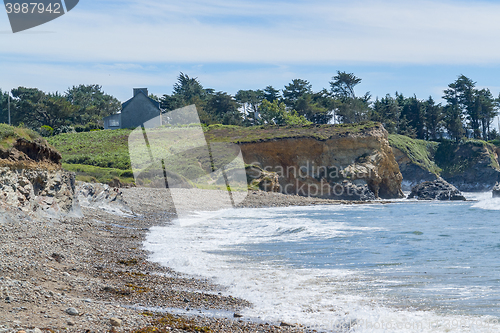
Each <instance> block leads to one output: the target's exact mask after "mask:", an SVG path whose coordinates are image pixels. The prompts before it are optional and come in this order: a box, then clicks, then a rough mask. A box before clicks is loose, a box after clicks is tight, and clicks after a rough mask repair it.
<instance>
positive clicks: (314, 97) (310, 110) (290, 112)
mask: <svg viewBox="0 0 500 333" xmlns="http://www.w3.org/2000/svg"><path fill="white" fill-rule="evenodd" d="M360 82H361V78H358V77H356V76H355V75H354V74H353V73H346V72H340V71H338V72H337V75H335V76H333V77H332V80H331V81H330V82H329V85H330V86H329V88H328V89H326V88H323V89H322V90H320V91H316V92H315V91H313V89H312V85H311V84H310V83H309V82H308V81H307V80H303V79H295V80H292V81H291V82H290V83H289V84H287V85H285V86H284V87H283V89H276V88H274V87H272V86H267V87H265V88H264V89H257V90H239V91H238V92H237V93H236V94H235V95H234V96H233V95H231V94H228V93H227V92H223V91H218V92H216V91H215V90H214V89H210V88H204V87H203V86H202V84H201V83H200V81H199V80H198V79H197V78H192V77H189V76H188V75H186V74H184V73H180V75H179V76H178V79H177V81H176V82H175V84H174V87H173V91H172V93H171V94H164V95H162V96H161V97H160V96H155V95H151V96H150V97H151V98H153V99H155V100H157V101H159V102H160V107H161V109H162V111H163V112H164V113H167V112H168V111H171V110H174V109H177V108H180V107H183V106H187V105H191V104H195V105H196V107H197V109H198V113H199V115H200V119H201V121H202V123H204V124H207V125H208V124H225V125H239V126H255V125H262V124H271V125H290V124H291V125H301V124H310V123H316V124H328V123H337V122H339V123H356V122H362V121H370V120H372V121H378V122H381V123H382V124H383V125H384V126H385V128H386V129H387V130H388V131H389V132H390V133H397V134H403V135H407V136H410V137H413V138H418V139H424V140H439V139H442V138H450V139H454V140H457V141H458V140H460V139H462V138H464V137H466V138H475V139H484V140H492V139H496V138H498V136H499V134H498V132H497V130H496V129H494V128H492V123H493V119H494V117H495V116H496V115H497V113H498V110H499V108H500V96H499V98H494V97H493V95H492V93H491V92H490V90H489V89H478V88H476V83H475V82H474V81H472V80H471V79H469V78H467V77H466V76H464V75H460V76H459V77H458V78H457V80H456V81H455V82H453V83H450V84H449V85H448V88H447V89H446V90H444V92H443V99H444V100H445V101H446V102H445V104H444V105H442V104H441V103H436V102H435V101H434V100H433V99H432V97H429V98H428V99H425V100H423V99H419V98H417V97H416V96H415V95H414V96H410V97H405V96H403V95H402V94H400V93H397V92H396V93H395V95H394V96H391V95H390V94H387V95H386V96H384V97H382V98H378V97H377V98H376V99H375V100H373V99H372V96H371V95H370V93H369V92H366V93H364V94H361V95H359V94H356V92H355V88H356V86H357V85H358V84H359V83H360ZM11 93H12V96H13V102H12V105H13V112H12V123H13V124H14V125H18V124H21V123H23V124H25V125H26V126H29V127H31V128H33V129H38V128H40V127H42V126H50V127H51V128H53V129H55V131H56V132H63V131H66V130H68V127H70V129H71V128H75V129H76V130H80V131H81V130H89V129H93V128H101V126H102V118H103V117H105V116H108V115H111V114H114V113H116V112H118V111H119V110H120V102H119V101H118V100H117V99H116V98H114V97H112V96H110V95H107V94H105V93H104V92H103V91H102V89H101V86H98V85H90V86H84V85H80V86H74V87H73V88H70V89H68V91H67V92H65V93H64V94H58V93H56V94H47V93H44V92H42V91H40V90H38V89H35V88H23V87H19V88H17V89H13V90H12V91H11ZM6 98H7V94H6V93H3V94H2V93H1V91H0V110H1V113H0V122H7V118H6V117H7V114H6Z"/></svg>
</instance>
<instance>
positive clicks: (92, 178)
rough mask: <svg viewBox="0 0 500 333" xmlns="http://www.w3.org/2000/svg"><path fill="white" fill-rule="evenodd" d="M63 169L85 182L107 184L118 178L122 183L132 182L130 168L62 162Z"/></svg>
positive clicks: (132, 176) (132, 177)
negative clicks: (122, 168) (121, 168)
mask: <svg viewBox="0 0 500 333" xmlns="http://www.w3.org/2000/svg"><path fill="white" fill-rule="evenodd" d="M62 166H63V169H65V170H67V171H72V172H74V173H75V174H76V179H77V180H81V181H85V182H99V183H103V184H108V183H111V182H113V180H115V179H118V180H120V182H122V183H124V184H131V183H133V182H134V174H133V173H132V170H120V169H114V168H101V167H96V166H93V165H83V164H68V163H63V165H62Z"/></svg>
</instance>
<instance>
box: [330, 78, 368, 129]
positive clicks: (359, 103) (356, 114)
mask: <svg viewBox="0 0 500 333" xmlns="http://www.w3.org/2000/svg"><path fill="white" fill-rule="evenodd" d="M332 79H333V81H330V91H331V93H332V95H333V96H334V97H335V98H336V99H337V100H338V101H339V103H338V107H337V110H336V111H337V114H338V116H339V118H340V119H341V121H342V122H344V123H356V122H361V121H364V120H367V119H368V117H369V115H368V113H369V105H370V98H371V96H370V93H369V92H367V93H365V95H364V96H363V97H356V94H355V92H354V87H355V86H356V85H358V84H359V83H360V82H361V79H360V78H358V77H356V76H354V74H352V73H346V72H340V71H337V75H336V76H334V77H333V78H332Z"/></svg>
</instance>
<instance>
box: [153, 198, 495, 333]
mask: <svg viewBox="0 0 500 333" xmlns="http://www.w3.org/2000/svg"><path fill="white" fill-rule="evenodd" d="M466 196H467V197H468V199H472V200H474V201H467V202H450V201H446V202H437V201H432V202H428V201H427V202H421V201H412V200H398V201H396V202H393V203H385V204H380V203H377V204H364V205H335V206H309V207H288V208H261V209H235V210H224V211H219V212H201V213H198V214H196V215H193V216H192V217H191V218H189V219H186V220H182V221H174V225H171V226H166V227H154V228H152V229H151V230H150V233H149V235H148V237H147V239H146V241H145V244H144V246H145V248H146V249H147V250H149V251H151V252H152V254H151V257H150V259H151V260H152V261H155V262H159V263H161V264H163V265H165V266H168V267H171V268H173V269H175V270H177V271H179V272H182V273H188V274H193V275H197V276H201V277H207V278H211V279H213V280H214V281H215V282H217V283H220V284H222V285H225V286H227V287H228V290H227V291H226V292H225V293H226V294H230V295H232V296H235V297H241V298H244V299H246V300H248V301H250V302H252V303H253V304H254V307H252V308H249V309H246V310H244V311H243V312H242V314H243V315H244V316H245V317H247V318H252V319H254V320H262V321H266V322H276V323H280V322H287V323H300V324H303V325H305V326H309V327H311V328H314V329H317V330H319V331H326V332H498V331H500V199H492V198H491V193H467V194H466Z"/></svg>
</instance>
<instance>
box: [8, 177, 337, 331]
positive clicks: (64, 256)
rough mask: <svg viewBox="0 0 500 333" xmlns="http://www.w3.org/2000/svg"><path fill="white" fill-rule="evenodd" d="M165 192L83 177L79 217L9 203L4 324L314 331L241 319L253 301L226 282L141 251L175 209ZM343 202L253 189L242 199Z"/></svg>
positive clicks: (268, 203) (16, 327)
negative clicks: (189, 271)
mask: <svg viewBox="0 0 500 333" xmlns="http://www.w3.org/2000/svg"><path fill="white" fill-rule="evenodd" d="M167 191H168V190H166V189H147V188H129V189H120V190H118V189H114V188H109V187H107V186H102V185H89V184H80V185H79V186H77V187H76V195H77V197H78V200H79V202H80V205H81V216H73V217H70V216H66V217H59V216H51V215H44V216H35V217H33V214H31V215H30V214H28V213H26V212H23V211H21V210H10V211H8V212H4V214H2V219H0V332H2V333H3V332H20V331H24V332H40V331H42V332H60V331H65V332H108V331H116V332H150V331H161V332H193V331H201V332H306V331H308V329H307V328H306V327H301V326H300V325H298V324H297V325H296V324H295V323H279V322H278V323H257V322H253V321H250V320H249V319H246V318H242V317H240V315H239V311H241V310H242V309H243V308H245V307H248V306H252V305H251V304H249V303H248V302H247V301H245V300H242V299H237V298H234V297H232V296H231V295H229V294H227V293H226V292H225V288H224V286H219V285H215V284H213V283H212V282H211V281H208V280H201V279H196V278H193V277H191V276H185V275H181V274H178V273H176V272H174V271H172V270H170V269H168V268H166V267H161V266H159V265H157V264H154V263H151V262H149V261H148V260H147V257H148V253H146V252H145V251H143V250H142V242H143V240H144V237H145V235H146V233H147V232H148V228H150V227H151V226H155V225H166V224H168V223H170V221H171V220H172V218H173V217H174V216H175V210H174V208H173V205H172V202H171V201H169V200H168V192H167ZM214 192H217V191H214ZM214 195H217V193H215V194H214ZM340 203H346V202H341V201H333V200H324V199H317V198H307V197H300V196H288V195H283V194H279V193H265V192H261V191H252V192H250V193H249V196H248V197H247V199H246V200H245V201H244V202H243V203H242V204H241V205H240V206H242V207H263V206H265V207H277V206H290V205H311V204H340ZM189 205H192V207H193V208H194V207H197V208H198V209H210V207H204V206H203V203H193V202H191V203H189ZM214 311H215V312H214ZM213 313H217V314H218V315H217V316H213V315H210V314H213Z"/></svg>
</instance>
